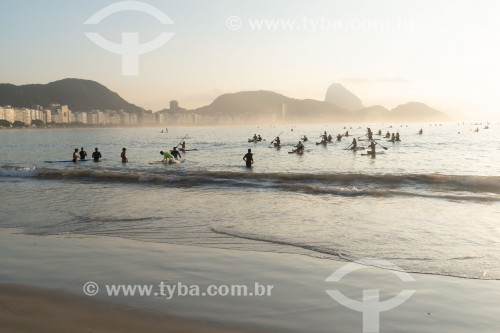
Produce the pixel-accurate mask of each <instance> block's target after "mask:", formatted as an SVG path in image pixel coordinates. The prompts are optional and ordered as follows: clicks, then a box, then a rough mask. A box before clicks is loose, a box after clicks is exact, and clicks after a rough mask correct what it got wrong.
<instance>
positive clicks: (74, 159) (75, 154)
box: [72, 148, 78, 163]
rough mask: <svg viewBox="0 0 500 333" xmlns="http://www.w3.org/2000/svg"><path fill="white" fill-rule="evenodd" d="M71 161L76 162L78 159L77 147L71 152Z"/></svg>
mask: <svg viewBox="0 0 500 333" xmlns="http://www.w3.org/2000/svg"><path fill="white" fill-rule="evenodd" d="M72 161H73V163H76V161H78V148H75V151H74V152H73V160H72Z"/></svg>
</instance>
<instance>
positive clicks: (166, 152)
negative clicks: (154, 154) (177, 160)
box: [160, 150, 174, 162]
mask: <svg viewBox="0 0 500 333" xmlns="http://www.w3.org/2000/svg"><path fill="white" fill-rule="evenodd" d="M160 155H161V156H163V160H162V162H163V161H168V160H169V159H172V158H174V156H173V155H172V154H170V153H169V152H168V151H165V152H164V151H163V150H162V151H160Z"/></svg>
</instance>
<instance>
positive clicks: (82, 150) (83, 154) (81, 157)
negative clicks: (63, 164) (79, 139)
mask: <svg viewBox="0 0 500 333" xmlns="http://www.w3.org/2000/svg"><path fill="white" fill-rule="evenodd" d="M80 159H81V160H86V159H87V152H86V151H85V150H84V149H83V147H82V149H80Z"/></svg>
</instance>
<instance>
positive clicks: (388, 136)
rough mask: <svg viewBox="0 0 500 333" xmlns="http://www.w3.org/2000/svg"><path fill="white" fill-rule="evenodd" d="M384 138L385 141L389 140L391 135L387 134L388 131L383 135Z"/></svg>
mask: <svg viewBox="0 0 500 333" xmlns="http://www.w3.org/2000/svg"><path fill="white" fill-rule="evenodd" d="M385 138H386V139H390V138H391V133H389V131H387V133H385Z"/></svg>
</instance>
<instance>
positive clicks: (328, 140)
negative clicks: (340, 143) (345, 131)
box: [326, 134, 333, 142]
mask: <svg viewBox="0 0 500 333" xmlns="http://www.w3.org/2000/svg"><path fill="white" fill-rule="evenodd" d="M332 139H333V137H332V135H331V134H328V137H327V138H326V141H327V142H332Z"/></svg>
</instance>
